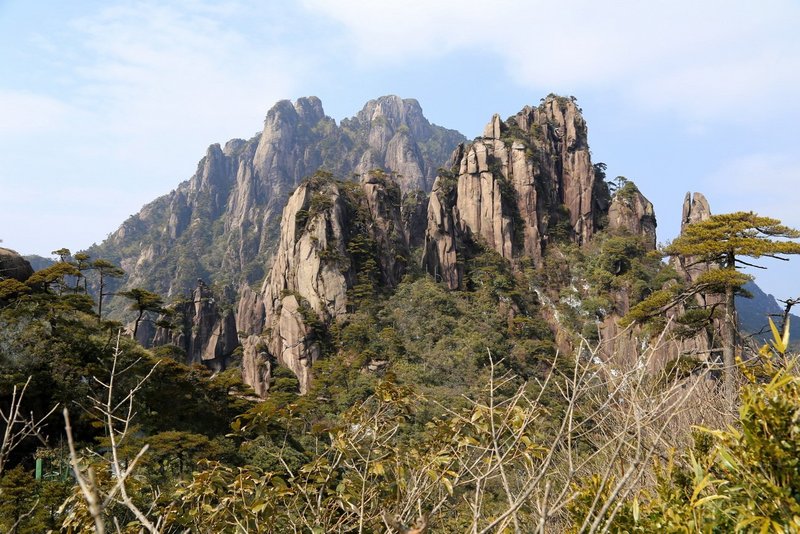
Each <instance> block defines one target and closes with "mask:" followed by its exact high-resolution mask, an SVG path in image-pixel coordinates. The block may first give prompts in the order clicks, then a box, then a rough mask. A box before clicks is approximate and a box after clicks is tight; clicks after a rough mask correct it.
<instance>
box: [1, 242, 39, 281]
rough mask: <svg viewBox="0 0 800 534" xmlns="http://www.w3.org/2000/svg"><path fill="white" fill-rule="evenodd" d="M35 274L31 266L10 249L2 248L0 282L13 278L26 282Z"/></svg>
mask: <svg viewBox="0 0 800 534" xmlns="http://www.w3.org/2000/svg"><path fill="white" fill-rule="evenodd" d="M32 274H33V268H32V267H31V264H30V263H29V262H28V260H26V259H25V258H23V257H22V256H20V255H19V254H18V253H17V252H16V251H14V250H11V249H10V248H3V247H0V280H5V279H6V278H13V279H14V280H19V281H20V282H24V281H25V280H27V279H28V277H29V276H30V275H32Z"/></svg>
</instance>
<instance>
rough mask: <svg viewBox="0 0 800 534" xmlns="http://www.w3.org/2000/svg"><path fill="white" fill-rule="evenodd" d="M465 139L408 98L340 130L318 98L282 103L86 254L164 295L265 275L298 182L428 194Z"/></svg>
mask: <svg viewBox="0 0 800 534" xmlns="http://www.w3.org/2000/svg"><path fill="white" fill-rule="evenodd" d="M464 139H465V138H464V136H463V135H461V134H460V133H458V132H456V131H454V130H448V129H446V128H442V127H440V126H436V125H433V124H431V123H430V122H429V121H428V120H427V119H426V118H425V117H424V115H423V114H422V108H421V107H420V105H419V103H418V102H417V101H416V100H412V99H405V100H404V99H401V98H399V97H397V96H384V97H381V98H378V99H376V100H371V101H370V102H368V103H367V104H366V105H365V106H364V108H363V109H362V110H361V111H360V112H359V113H358V114H357V115H356V116H355V117H352V118H350V119H345V120H343V121H341V124H336V121H334V120H333V119H332V118H330V117H328V116H326V115H325V113H324V111H323V109H322V103H321V102H320V100H319V99H318V98H316V97H308V98H300V99H298V100H297V101H296V102H295V103H291V102H289V101H281V102H278V103H277V104H276V105H275V106H274V107H273V108H272V109H271V110H270V111H269V112H268V113H267V117H266V119H265V121H264V128H263V131H262V132H261V133H259V134H257V135H256V136H255V137H253V138H251V139H249V140H246V141H245V140H242V139H233V140H231V141H228V142H227V143H226V144H225V146H224V147H220V145H211V146H210V147H209V148H208V151H207V152H206V155H205V157H204V158H203V159H201V160H200V163H199V164H198V167H197V171H196V172H195V174H194V176H192V177H191V178H190V179H189V180H188V181H186V182H183V183H181V184H180V185H179V186H178V187H177V189H175V190H174V191H172V192H171V193H169V194H167V195H164V196H162V197H160V198H158V199H156V200H154V201H153V202H151V203H149V204H147V205H146V206H144V207H143V208H142V210H141V211H140V212H139V213H137V214H136V215H133V216H131V217H130V218H129V219H128V220H127V221H125V222H124V223H123V224H122V225H121V226H120V228H119V229H118V230H117V231H116V232H114V233H113V234H112V235H110V236H109V238H108V239H106V240H105V241H104V242H103V243H101V244H99V245H95V246H93V247H91V248H90V249H89V250H88V251H87V252H88V253H89V254H90V255H91V256H92V257H93V258H105V259H108V260H110V261H112V262H114V263H116V264H118V265H120V266H121V267H122V268H123V269H124V270H125V271H126V273H127V276H126V278H125V279H124V280H123V282H122V283H123V285H125V286H128V287H131V286H140V287H145V288H147V289H149V290H152V291H156V292H158V293H160V294H163V295H166V296H176V295H181V294H185V293H187V292H188V291H189V290H191V289H192V288H194V287H195V286H196V283H197V279H198V278H202V279H204V280H206V281H208V282H209V283H211V284H214V283H217V284H221V285H234V286H236V285H238V284H240V283H243V282H244V283H253V282H256V281H259V280H260V279H262V278H263V277H264V276H265V274H266V273H265V270H264V269H265V266H268V265H269V264H270V262H269V259H270V258H271V255H272V253H273V251H274V248H275V246H276V244H277V239H278V235H279V223H280V221H279V219H280V214H281V210H282V209H283V207H284V205H285V204H286V200H287V198H288V196H289V194H290V193H291V192H292V191H293V190H294V189H295V188H296V187H297V186H298V184H300V182H301V181H302V180H303V179H304V178H306V177H308V176H311V175H312V174H314V173H315V172H316V171H317V170H319V169H324V170H326V171H329V172H331V173H332V174H333V175H334V176H336V177H339V178H341V179H350V178H351V176H353V175H354V174H356V175H358V174H363V173H365V172H367V171H369V170H372V169H384V170H386V171H391V172H394V173H396V174H397V181H398V183H399V185H400V188H401V190H402V192H403V193H404V194H409V193H413V192H415V191H417V190H422V191H424V192H428V191H430V189H431V187H432V184H433V180H434V178H435V177H436V172H437V169H438V168H439V167H441V166H442V165H444V164H445V163H446V162H447V160H448V158H449V156H450V154H451V153H452V151H453V149H454V148H455V147H456V146H457V145H458V144H459V143H460V142H462V141H464ZM118 306H119V305H118ZM113 308H114V304H113V303H112V305H111V306H110V307H109V309H113Z"/></svg>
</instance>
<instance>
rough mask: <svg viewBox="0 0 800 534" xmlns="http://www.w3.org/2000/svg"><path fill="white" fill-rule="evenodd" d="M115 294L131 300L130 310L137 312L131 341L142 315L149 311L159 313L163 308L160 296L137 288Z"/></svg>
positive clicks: (137, 329) (134, 337) (137, 330)
mask: <svg viewBox="0 0 800 534" xmlns="http://www.w3.org/2000/svg"><path fill="white" fill-rule="evenodd" d="M117 294H118V295H121V296H123V297H125V298H128V299H131V300H132V301H133V302H132V303H131V305H130V309H131V310H133V311H136V312H139V314H138V315H137V316H136V322H135V323H134V325H133V339H136V334H137V333H138V332H139V323H140V322H141V321H142V317H144V314H145V313H146V312H149V311H151V312H160V311H161V310H162V308H163V306H164V300H163V299H162V298H161V296H160V295H157V294H156V293H153V292H151V291H147V290H146V289H141V288H138V287H134V288H133V289H129V290H127V291H120V292H119V293H117Z"/></svg>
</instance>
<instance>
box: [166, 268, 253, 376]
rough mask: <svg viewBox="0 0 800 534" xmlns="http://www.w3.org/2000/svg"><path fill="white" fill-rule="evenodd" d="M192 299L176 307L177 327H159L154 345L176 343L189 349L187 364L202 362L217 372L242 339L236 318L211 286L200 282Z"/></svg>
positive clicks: (184, 348) (185, 349)
mask: <svg viewBox="0 0 800 534" xmlns="http://www.w3.org/2000/svg"><path fill="white" fill-rule="evenodd" d="M197 282H198V283H197V287H196V288H195V289H194V291H192V293H191V295H190V299H188V300H186V301H183V302H179V303H178V304H176V305H175V306H173V311H174V314H175V317H176V321H175V322H176V324H175V328H171V329H167V328H164V327H161V326H159V327H157V328H156V329H155V333H154V334H153V337H152V343H151V344H152V346H156V347H158V346H161V345H175V346H177V347H180V348H181V349H183V350H184V351H185V352H186V362H187V363H202V364H203V365H205V366H206V367H209V368H211V369H213V370H215V371H221V370H224V369H225V367H226V365H227V362H228V358H229V357H230V355H231V353H232V352H233V351H234V349H235V348H236V347H238V346H239V338H238V334H237V332H236V317H235V315H234V313H233V311H232V310H228V311H224V310H222V309H221V308H220V306H219V305H218V303H217V299H216V298H215V296H214V294H213V293H212V292H211V289H210V288H209V287H208V286H207V285H206V284H205V283H204V282H203V281H202V280H198V281H197Z"/></svg>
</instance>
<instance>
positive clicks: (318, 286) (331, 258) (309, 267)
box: [237, 171, 409, 395]
mask: <svg viewBox="0 0 800 534" xmlns="http://www.w3.org/2000/svg"><path fill="white" fill-rule="evenodd" d="M400 195H401V190H400V187H399V185H398V184H397V183H396V181H395V180H394V177H393V176H391V175H388V174H386V173H384V172H382V171H371V172H369V173H366V174H364V175H363V176H362V177H361V179H360V183H358V184H355V183H346V182H341V181H337V180H334V179H332V177H331V176H327V175H324V174H319V173H318V174H317V175H315V176H314V177H312V178H311V179H309V180H308V181H306V182H304V183H303V184H301V185H300V187H298V188H297V190H296V191H295V192H294V193H293V194H292V196H291V197H290V198H289V201H288V203H287V205H286V207H285V208H284V210H283V216H282V218H281V234H280V240H279V243H278V248H277V252H276V255H275V259H274V261H273V263H272V268H271V269H270V274H269V276H268V277H267V279H266V280H265V281H264V284H263V285H262V287H261V290H260V291H259V292H257V293H256V292H254V291H252V290H251V289H250V288H249V287H248V286H245V287H244V288H243V290H242V294H241V296H242V298H241V301H240V303H239V310H238V326H237V328H238V330H239V331H240V332H241V333H242V336H243V339H242V342H243V346H244V363H243V376H244V379H245V382H246V383H248V384H250V385H251V386H252V387H253V389H254V390H255V391H256V393H258V394H261V395H263V394H264V392H265V391H266V390H267V389H268V387H269V377H270V371H271V369H272V366H273V365H275V364H276V363H278V364H281V365H284V366H286V367H288V368H289V369H291V370H292V372H293V373H294V374H295V375H296V376H297V378H298V380H299V382H300V390H301V392H306V391H307V390H308V387H309V384H310V380H311V366H312V364H313V362H314V361H316V359H317V358H318V357H319V355H320V352H321V344H323V343H324V342H325V341H324V337H325V335H326V330H327V328H328V327H329V326H330V325H331V324H332V323H333V322H334V321H335V320H336V319H337V318H340V317H342V316H344V315H345V314H347V313H348V310H351V309H352V308H353V306H354V305H356V304H357V303H358V302H359V300H360V299H361V298H364V297H368V296H371V295H372V294H373V293H374V292H376V291H378V290H387V289H391V288H392V287H394V286H396V284H397V283H398V281H399V279H400V276H401V275H402V274H403V272H404V270H405V268H406V265H407V264H408V261H409V248H408V236H407V234H406V232H405V229H404V225H403V219H402V216H401V210H400V200H401V196H400Z"/></svg>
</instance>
